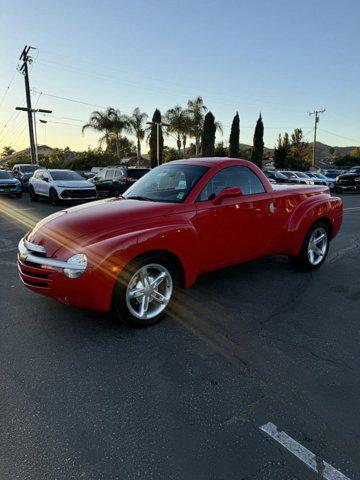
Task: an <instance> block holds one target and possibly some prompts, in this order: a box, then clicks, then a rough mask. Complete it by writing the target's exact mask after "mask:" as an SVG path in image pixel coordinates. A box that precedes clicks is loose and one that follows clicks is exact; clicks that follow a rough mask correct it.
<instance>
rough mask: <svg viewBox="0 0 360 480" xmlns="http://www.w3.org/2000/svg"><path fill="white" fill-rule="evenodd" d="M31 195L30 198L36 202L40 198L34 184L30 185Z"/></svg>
mask: <svg viewBox="0 0 360 480" xmlns="http://www.w3.org/2000/svg"><path fill="white" fill-rule="evenodd" d="M29 196H30V200H32V201H33V202H36V201H37V200H38V199H39V197H38V196H37V195H36V193H35V190H34V187H33V186H32V185H30V187H29Z"/></svg>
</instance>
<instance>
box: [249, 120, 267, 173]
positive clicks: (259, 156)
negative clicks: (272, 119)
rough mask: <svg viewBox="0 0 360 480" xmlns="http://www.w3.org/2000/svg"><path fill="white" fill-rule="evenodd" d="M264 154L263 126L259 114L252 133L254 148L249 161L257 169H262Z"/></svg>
mask: <svg viewBox="0 0 360 480" xmlns="http://www.w3.org/2000/svg"><path fill="white" fill-rule="evenodd" d="M263 154H264V124H263V121H262V117H261V113H260V115H259V118H258V121H257V122H256V127H255V132H254V146H253V149H252V152H251V161H252V162H253V163H255V165H257V166H258V167H259V168H261V167H262V160H263Z"/></svg>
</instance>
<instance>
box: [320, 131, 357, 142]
mask: <svg viewBox="0 0 360 480" xmlns="http://www.w3.org/2000/svg"><path fill="white" fill-rule="evenodd" d="M319 130H321V131H322V132H325V133H328V134H329V135H334V136H335V137H339V138H344V139H345V140H350V141H351V142H356V143H357V144H360V141H359V139H358V140H355V139H354V138H350V137H345V136H344V135H339V134H338V133H334V132H330V131H329V130H324V129H323V128H319Z"/></svg>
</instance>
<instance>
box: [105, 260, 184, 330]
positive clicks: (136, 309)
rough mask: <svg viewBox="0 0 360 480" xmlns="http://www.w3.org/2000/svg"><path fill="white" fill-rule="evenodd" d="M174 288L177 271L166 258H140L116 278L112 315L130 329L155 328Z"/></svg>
mask: <svg viewBox="0 0 360 480" xmlns="http://www.w3.org/2000/svg"><path fill="white" fill-rule="evenodd" d="M177 286H178V272H177V269H176V267H175V266H174V265H173V264H172V262H171V261H169V260H168V259H167V258H166V257H161V256H160V257H159V256H157V255H156V256H155V255H154V256H152V255H149V256H146V257H140V258H138V259H136V260H134V261H132V262H131V263H130V264H129V265H128V266H127V267H126V268H125V269H124V270H123V271H122V272H121V273H120V275H119V278H118V280H117V283H116V285H115V289H114V293H113V300H112V306H113V313H114V315H115V317H116V319H117V320H119V321H120V322H121V323H123V324H124V325H126V326H128V327H131V328H145V327H149V326H150V325H154V324H155V323H158V322H159V321H160V320H162V319H163V318H164V317H165V316H166V315H167V313H168V312H169V309H171V307H172V304H173V302H174V297H175V291H176V289H177Z"/></svg>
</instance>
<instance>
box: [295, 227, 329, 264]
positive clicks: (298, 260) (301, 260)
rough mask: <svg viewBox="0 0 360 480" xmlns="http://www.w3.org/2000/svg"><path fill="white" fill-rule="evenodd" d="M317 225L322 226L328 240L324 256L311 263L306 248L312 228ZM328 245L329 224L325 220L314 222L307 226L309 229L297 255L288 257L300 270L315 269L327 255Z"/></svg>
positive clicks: (314, 228)
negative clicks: (315, 263) (314, 263)
mask: <svg viewBox="0 0 360 480" xmlns="http://www.w3.org/2000/svg"><path fill="white" fill-rule="evenodd" d="M319 227H321V228H323V229H324V230H325V231H326V234H327V237H328V241H327V247H326V252H325V255H324V258H323V259H322V260H321V262H320V263H318V264H317V265H313V264H312V263H311V262H310V260H309V258H308V254H307V250H308V245H309V240H310V237H311V235H312V233H313V232H314V230H316V229H317V228H319ZM329 246H330V232H329V226H328V225H327V224H326V223H325V222H322V221H318V222H315V223H314V224H313V225H312V226H311V227H310V228H309V230H308V231H307V234H306V236H305V238H304V241H303V244H302V247H301V250H300V253H299V255H298V256H294V257H290V260H291V261H292V263H293V264H294V265H295V266H296V267H297V268H299V269H300V270H305V271H312V270H317V269H319V268H320V267H321V266H322V265H323V263H324V262H325V260H326V258H327V255H328V252H329Z"/></svg>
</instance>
